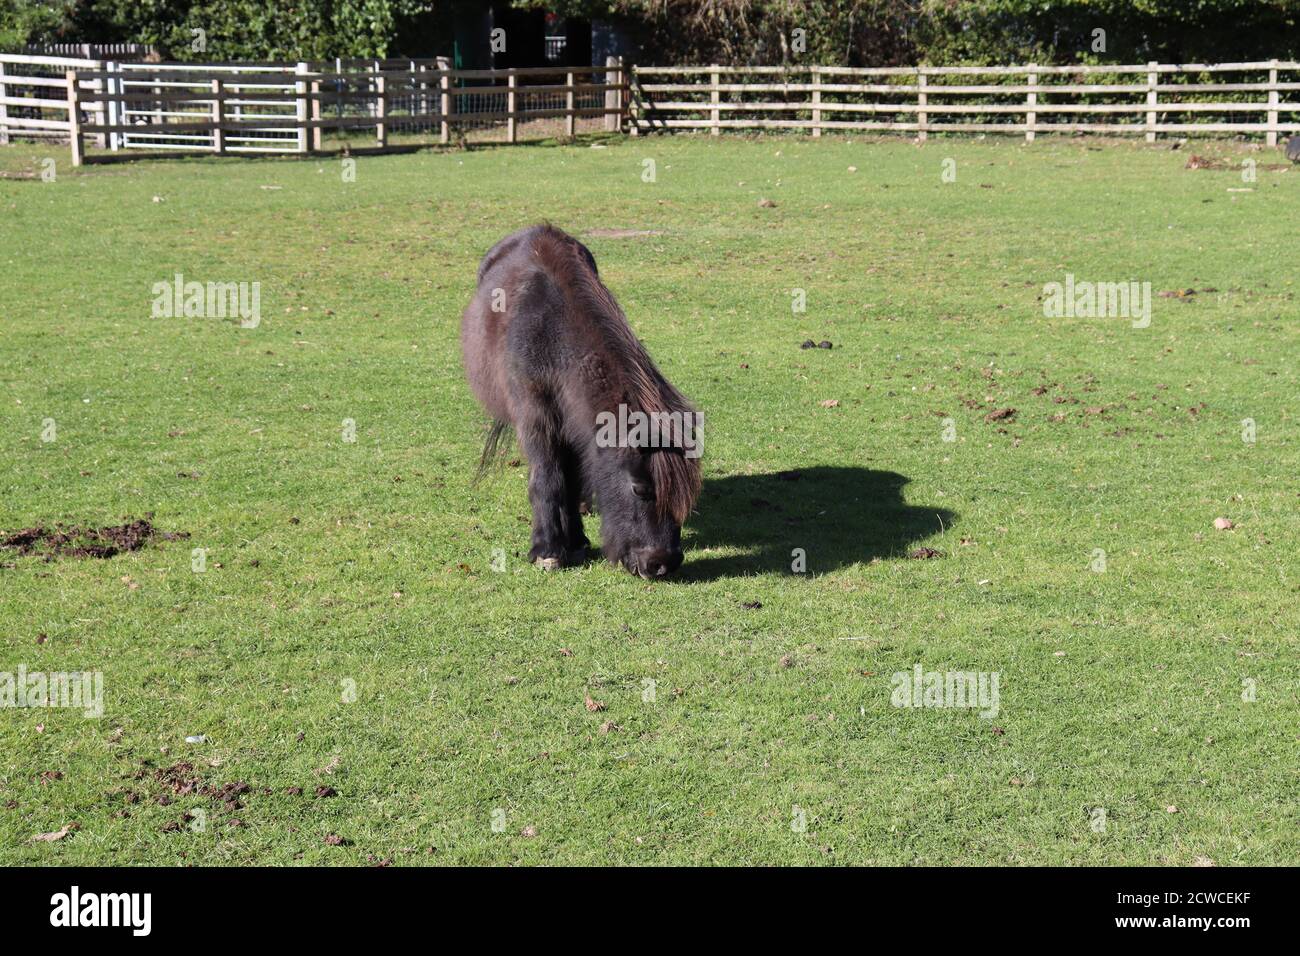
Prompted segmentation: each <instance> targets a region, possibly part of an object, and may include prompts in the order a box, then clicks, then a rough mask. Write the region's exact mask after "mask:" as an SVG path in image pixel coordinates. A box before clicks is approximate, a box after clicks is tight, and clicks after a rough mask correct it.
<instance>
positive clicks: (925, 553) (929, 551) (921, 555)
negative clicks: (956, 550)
mask: <svg viewBox="0 0 1300 956" xmlns="http://www.w3.org/2000/svg"><path fill="white" fill-rule="evenodd" d="M908 557H909V558H911V559H912V560H913V561H929V560H931V559H933V558H942V557H943V552H942V551H936V550H935V549H934V548H917V549H916V550H914V551H912V552H911V553H910V554H909V555H908Z"/></svg>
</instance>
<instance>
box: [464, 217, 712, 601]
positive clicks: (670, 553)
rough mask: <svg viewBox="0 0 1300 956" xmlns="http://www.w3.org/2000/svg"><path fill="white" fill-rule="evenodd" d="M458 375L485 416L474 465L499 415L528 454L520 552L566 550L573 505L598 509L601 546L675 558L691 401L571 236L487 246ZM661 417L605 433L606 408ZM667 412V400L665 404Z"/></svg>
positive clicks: (577, 531) (571, 558)
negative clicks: (528, 527) (527, 541)
mask: <svg viewBox="0 0 1300 956" xmlns="http://www.w3.org/2000/svg"><path fill="white" fill-rule="evenodd" d="M461 347H462V349H463V352H464V357H465V370H466V373H467V374H468V376H469V384H470V388H471V389H472V390H473V392H474V394H475V395H476V396H477V397H478V400H479V401H480V402H482V403H483V405H484V407H486V408H487V410H488V412H489V413H490V414H491V415H492V418H493V419H494V422H493V425H492V429H491V431H490V432H489V435H488V441H487V446H486V447H485V448H484V451H483V460H482V462H481V464H480V469H482V468H483V467H486V465H487V464H489V463H490V461H491V459H492V458H493V456H494V455H495V453H496V451H497V449H498V447H499V442H500V439H501V437H502V434H503V432H504V431H505V429H506V428H507V427H510V426H513V427H514V430H515V433H516V434H517V435H518V438H519V444H520V447H521V448H522V449H523V452H524V454H525V456H526V457H527V458H528V467H529V473H528V500H529V503H530V504H531V505H532V510H533V526H532V549H531V550H530V551H529V552H528V559H529V560H530V561H534V562H536V563H537V564H539V565H540V566H541V567H544V568H547V569H554V568H558V567H562V566H563V565H566V564H580V563H581V562H582V561H583V560H585V556H586V549H587V548H588V547H590V542H589V541H588V540H587V537H586V535H585V534H583V530H582V513H581V512H582V510H583V505H590V504H591V502H592V501H593V498H594V501H595V506H596V508H597V509H598V510H599V513H600V516H601V545H602V547H601V550H602V552H603V553H604V556H605V557H606V558H607V559H608V560H609V561H611V562H613V563H620V562H621V563H622V564H623V565H624V566H625V567H626V568H627V569H628V570H629V571H631V572H632V573H633V574H639V575H641V576H642V577H644V578H655V577H660V576H662V575H665V574H669V573H671V572H673V571H675V570H676V569H677V567H678V566H679V565H680V564H681V563H682V545H681V526H682V522H683V521H684V520H685V519H686V515H687V513H688V512H689V511H690V510H691V508H692V506H693V505H694V503H695V499H696V497H697V496H698V495H699V491H700V466H699V460H698V449H699V441H700V439H701V438H702V437H703V436H702V429H701V428H699V427H698V426H699V418H698V413H697V412H696V411H695V409H694V408H693V407H692V406H691V405H690V403H689V402H687V401H686V399H685V398H683V397H682V394H681V393H680V392H678V391H677V389H676V388H674V387H673V386H672V385H671V384H670V383H669V382H668V380H667V379H665V378H664V377H663V375H661V374H660V372H659V370H658V369H657V368H656V367H655V364H654V362H653V361H651V359H650V356H649V355H648V354H647V353H646V351H645V349H644V348H643V347H642V345H641V343H640V342H639V341H638V340H637V338H636V336H635V335H634V334H633V332H632V329H631V327H630V326H629V325H628V323H627V319H626V317H625V316H624V315H623V311H622V309H620V308H619V307H618V303H617V302H615V301H614V297H613V296H612V295H611V294H610V292H609V290H608V289H607V288H605V285H604V283H602V282H601V281H600V277H599V275H598V274H597V272H596V260H595V259H593V258H592V255H591V252H590V251H589V250H588V249H587V247H586V246H584V245H583V244H582V243H580V242H578V240H576V239H574V238H573V237H572V236H570V235H568V234H566V233H564V232H562V231H561V230H559V229H556V228H553V227H552V226H549V225H542V226H532V227H531V228H528V229H523V230H520V231H519V232H516V233H513V234H511V235H509V236H507V237H506V238H504V239H502V240H501V241H500V242H498V243H497V244H496V245H495V246H493V247H492V248H491V249H490V250H489V251H488V254H487V255H486V256H484V257H483V262H482V263H481V264H480V266H479V270H478V290H477V291H476V292H475V294H474V299H473V301H471V302H470V304H469V307H468V308H467V309H466V310H465V314H464V317H463V318H462V319H461ZM631 413H640V415H641V417H642V419H645V418H651V419H655V420H657V421H659V422H672V423H673V424H671V425H669V426H667V427H665V428H664V429H661V432H662V435H658V434H657V435H656V436H655V437H656V438H662V440H658V441H655V440H650V439H649V438H647V436H646V435H645V434H644V433H642V434H637V433H636V432H635V430H634V429H633V430H629V431H628V433H627V434H628V438H627V439H626V440H624V439H623V437H622V433H621V432H620V433H618V436H619V438H618V440H617V441H615V442H613V443H611V442H610V440H609V438H610V434H611V432H610V429H608V428H607V427H604V426H607V425H608V423H609V422H610V420H611V417H614V418H617V417H618V416H620V415H624V416H629V415H631V417H632V419H633V420H636V415H632V414H631ZM673 413H675V414H673Z"/></svg>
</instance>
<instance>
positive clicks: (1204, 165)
mask: <svg viewBox="0 0 1300 956" xmlns="http://www.w3.org/2000/svg"><path fill="white" fill-rule="evenodd" d="M1234 168H1235V167H1233V166H1231V165H1230V164H1228V163H1225V162H1224V161H1223V160H1221V159H1212V158H1210V157H1209V156H1197V155H1196V154H1194V153H1193V154H1192V155H1191V156H1190V157H1188V159H1187V163H1186V164H1185V165H1184V166H1183V169H1234Z"/></svg>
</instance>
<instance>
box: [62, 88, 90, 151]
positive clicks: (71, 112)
mask: <svg viewBox="0 0 1300 956" xmlns="http://www.w3.org/2000/svg"><path fill="white" fill-rule="evenodd" d="M63 75H64V78H65V79H66V80H67V82H68V142H69V143H70V144H71V146H72V165H73V166H80V165H81V163H82V161H83V160H84V159H85V157H84V155H83V153H82V149H81V117H80V116H78V115H77V114H78V111H79V110H80V109H81V103H80V102H78V98H77V74H76V73H75V72H74V71H72V70H68V72H67V73H65V74H63Z"/></svg>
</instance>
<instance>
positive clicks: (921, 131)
mask: <svg viewBox="0 0 1300 956" xmlns="http://www.w3.org/2000/svg"><path fill="white" fill-rule="evenodd" d="M926 87H927V83H926V78H925V68H924V67H918V68H917V71H916V106H917V111H916V139H917V142H920V143H924V142H925V140H926V134H927V133H928V132H929V130H927V129H926V126H928V125H929V122H930V114H929V113H927V112H926V111H925V108H926V106H927V105H929V102H930V98H929V96H928V95H927V94H926V92H925V91H926Z"/></svg>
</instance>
